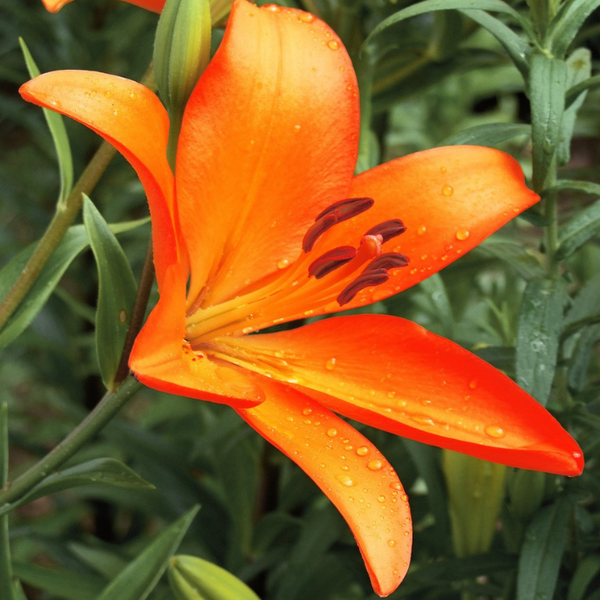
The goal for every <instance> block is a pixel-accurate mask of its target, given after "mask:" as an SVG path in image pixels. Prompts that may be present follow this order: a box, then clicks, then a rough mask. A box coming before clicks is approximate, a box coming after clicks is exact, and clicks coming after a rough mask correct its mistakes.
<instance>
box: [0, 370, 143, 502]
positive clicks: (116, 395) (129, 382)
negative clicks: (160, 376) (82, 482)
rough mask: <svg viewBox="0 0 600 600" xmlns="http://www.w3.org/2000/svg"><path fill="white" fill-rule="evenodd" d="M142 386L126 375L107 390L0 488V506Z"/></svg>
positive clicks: (41, 476)
mask: <svg viewBox="0 0 600 600" xmlns="http://www.w3.org/2000/svg"><path fill="white" fill-rule="evenodd" d="M141 386H142V384H141V383H139V382H138V381H136V380H135V379H134V378H133V377H129V378H128V379H126V380H125V381H124V382H123V384H122V385H121V386H120V387H119V388H118V389H117V390H115V391H114V392H107V393H106V394H105V395H104V397H103V398H102V400H101V401H100V402H99V403H98V405H97V406H96V407H95V408H94V410H92V412H90V414H89V415H88V416H87V417H86V418H85V419H84V420H83V421H82V422H81V423H80V424H79V425H78V426H77V427H76V428H75V429H73V431H71V433H69V435H68V436H67V437H66V438H65V439H64V440H63V441H62V442H60V443H59V444H58V446H56V447H55V448H54V449H53V450H52V451H51V452H49V453H48V454H47V455H46V456H44V458H42V459H41V460H40V461H39V462H38V463H36V464H35V465H33V467H31V468H30V469H28V470H27V471H25V473H23V474H22V475H21V476H20V477H17V479H15V480H14V481H13V482H12V483H9V484H8V485H5V486H4V488H3V489H2V491H0V507H2V506H3V505H5V504H8V503H11V502H14V501H15V500H18V499H19V498H21V497H22V496H23V495H24V494H26V493H27V492H28V491H29V490H31V489H32V488H33V487H34V486H35V485H37V484H38V483H39V482H40V481H42V480H43V479H44V478H45V477H46V476H47V475H48V474H49V473H51V472H53V471H55V470H56V469H58V468H59V467H60V466H61V465H62V464H63V463H64V462H66V461H67V460H68V459H69V458H71V457H72V456H73V455H74V454H75V452H77V450H79V449H80V448H81V447H82V446H83V445H84V444H85V443H86V442H87V441H88V440H90V439H91V438H92V437H93V436H94V435H96V434H97V433H98V432H99V431H100V430H101V429H102V428H103V427H104V426H105V425H106V424H107V423H108V422H109V421H110V420H111V419H112V418H113V417H114V416H115V415H116V414H117V413H118V412H119V410H121V408H122V407H123V406H124V405H125V404H126V402H127V401H128V400H129V399H130V398H131V397H132V396H133V394H134V393H135V392H137V391H138V390H139V389H140V388H141Z"/></svg>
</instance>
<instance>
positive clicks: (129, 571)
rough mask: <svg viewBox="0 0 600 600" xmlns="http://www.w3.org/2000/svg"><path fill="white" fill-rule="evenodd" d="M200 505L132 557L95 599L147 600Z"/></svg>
mask: <svg viewBox="0 0 600 600" xmlns="http://www.w3.org/2000/svg"><path fill="white" fill-rule="evenodd" d="M198 509H199V507H198V506H195V507H194V508H192V510H190V511H189V512H187V513H186V514H185V515H183V517H181V518H179V519H178V520H177V521H175V523H173V524H172V525H170V526H169V527H167V529H165V530H164V531H163V532H162V533H161V534H160V535H159V536H158V537H157V538H156V539H155V540H154V541H153V542H152V543H151V544H150V545H149V546H148V547H147V548H146V549H145V550H144V551H143V552H142V553H141V554H140V555H139V556H138V557H137V558H135V559H134V560H133V561H131V562H130V563H129V564H128V565H127V566H126V567H125V568H124V569H123V570H122V571H121V572H120V573H119V575H118V576H117V577H116V578H115V579H113V581H112V582H111V583H110V584H109V585H108V586H106V588H104V590H103V592H102V593H101V594H100V595H99V596H98V597H97V598H96V600H115V599H116V598H118V599H119V600H144V599H145V598H147V597H148V595H149V594H150V592H151V591H152V590H153V589H154V587H155V586H156V584H157V583H158V580H159V579H160V577H161V575H162V574H163V573H164V572H165V570H166V568H167V566H168V564H169V559H170V558H171V556H173V554H174V552H175V551H176V550H177V548H178V547H179V544H180V543H181V540H182V539H183V536H184V535H185V534H186V532H187V530H188V528H189V526H190V525H191V524H192V521H193V520H194V517H195V516H196V513H197V512H198Z"/></svg>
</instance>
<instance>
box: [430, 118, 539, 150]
mask: <svg viewBox="0 0 600 600" xmlns="http://www.w3.org/2000/svg"><path fill="white" fill-rule="evenodd" d="M522 135H527V136H530V135H531V126H530V125H522V124H520V123H490V124H488V125H476V126H475V127H469V129H465V130H463V131H460V132H458V133H455V134H453V135H451V136H450V137H447V138H446V139H445V140H443V141H442V142H440V144H439V145H440V146H461V145H464V144H467V145H472V146H488V147H490V148H494V147H495V146H497V145H498V144H500V143H502V142H505V141H506V140H511V139H513V138H515V137H519V136H522Z"/></svg>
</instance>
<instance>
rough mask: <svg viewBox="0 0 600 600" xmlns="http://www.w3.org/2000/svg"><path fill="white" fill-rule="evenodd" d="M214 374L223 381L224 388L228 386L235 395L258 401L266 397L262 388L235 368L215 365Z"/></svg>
mask: <svg viewBox="0 0 600 600" xmlns="http://www.w3.org/2000/svg"><path fill="white" fill-rule="evenodd" d="M215 375H216V376H217V377H218V378H219V379H220V380H221V381H222V382H223V384H224V385H225V387H226V388H229V389H230V390H231V391H232V392H234V393H235V394H236V395H241V396H242V398H249V399H250V398H252V399H255V400H258V401H260V400H264V399H265V397H266V396H265V393H264V392H263V390H262V389H261V388H260V387H259V386H258V385H257V384H256V383H254V381H252V380H251V379H250V378H249V377H246V375H244V374H243V373H240V372H239V371H237V370H235V369H231V368H229V367H217V368H216V369H215Z"/></svg>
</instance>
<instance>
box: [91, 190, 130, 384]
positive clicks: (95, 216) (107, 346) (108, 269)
mask: <svg viewBox="0 0 600 600" xmlns="http://www.w3.org/2000/svg"><path fill="white" fill-rule="evenodd" d="M83 223H84V225H85V228H86V231H87V233H88V236H89V238H90V244H91V246H92V251H93V252H94V257H95V258H96V265H97V267H98V279H99V286H98V309H97V311H96V351H97V353H98V362H99V363H100V373H101V374H102V380H103V381H104V385H105V386H106V387H107V389H108V390H111V391H112V390H113V388H114V381H115V376H116V375H117V370H118V368H119V363H120V361H121V354H122V353H123V347H124V345H125V337H126V336H127V329H128V328H129V321H130V319H131V310H132V308H133V304H134V302H135V296H136V292H137V285H136V283H135V278H134V276H133V273H132V271H131V267H130V266H129V262H128V260H127V257H126V256H125V253H124V252H123V249H122V248H121V245H120V244H119V242H118V241H117V239H116V238H115V236H114V235H113V233H112V232H111V231H110V229H109V227H108V225H107V223H106V221H105V220H104V218H103V217H102V215H101V214H100V212H99V211H98V210H97V209H96V207H95V206H94V205H93V203H92V201H91V200H90V199H89V198H88V197H87V196H86V195H85V194H84V195H83Z"/></svg>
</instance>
